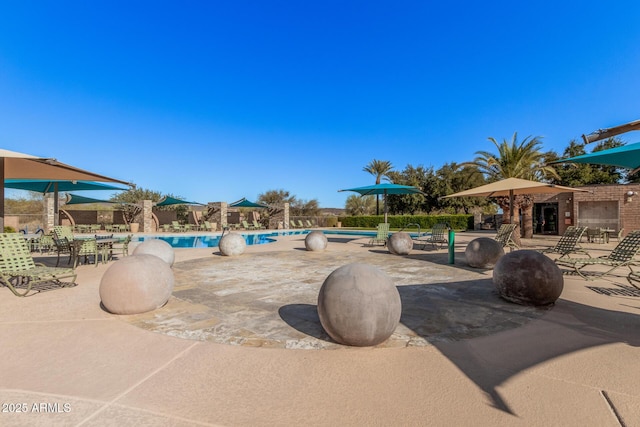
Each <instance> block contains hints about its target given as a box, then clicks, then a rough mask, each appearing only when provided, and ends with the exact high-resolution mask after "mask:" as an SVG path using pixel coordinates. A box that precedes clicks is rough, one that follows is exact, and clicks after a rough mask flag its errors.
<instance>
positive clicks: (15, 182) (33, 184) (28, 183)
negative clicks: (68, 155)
mask: <svg viewBox="0 0 640 427" xmlns="http://www.w3.org/2000/svg"><path fill="white" fill-rule="evenodd" d="M56 187H57V191H86V190H120V191H127V189H126V188H121V187H116V186H113V185H110V184H103V183H101V182H91V181H62V180H46V179H5V180H4V188H13V189H16V190H27V191H35V192H37V193H42V194H45V193H53V192H55V191H56Z"/></svg>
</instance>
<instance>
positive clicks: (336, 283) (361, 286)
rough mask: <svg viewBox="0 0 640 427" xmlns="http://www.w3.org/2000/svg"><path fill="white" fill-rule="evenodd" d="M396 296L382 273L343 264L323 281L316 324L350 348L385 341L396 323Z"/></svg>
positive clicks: (397, 310)
mask: <svg viewBox="0 0 640 427" xmlns="http://www.w3.org/2000/svg"><path fill="white" fill-rule="evenodd" d="M401 312H402V304H401V302H400V293H399V292H398V289H397V288H396V287H395V285H394V284H393V282H392V280H391V278H390V277H389V276H387V274H386V273H384V272H383V271H382V270H379V269H378V268H376V267H373V266H371V265H367V264H359V263H354V264H347V265H344V266H342V267H340V268H338V269H336V270H334V271H333V272H332V273H331V274H329V276H327V278H326V279H325V281H324V283H323V284H322V287H321V288H320V292H319V294H318V315H319V316H320V323H321V324H322V327H323V328H324V330H325V331H327V333H328V334H329V336H330V337H331V338H333V339H334V340H336V341H337V342H339V343H341V344H345V345H352V346H359V347H363V346H373V345H376V344H380V343H381V342H383V341H385V340H387V339H388V338H389V337H390V336H391V334H392V333H393V331H395V329H396V327H397V326H398V323H399V322H400V314H401Z"/></svg>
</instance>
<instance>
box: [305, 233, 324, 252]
mask: <svg viewBox="0 0 640 427" xmlns="http://www.w3.org/2000/svg"><path fill="white" fill-rule="evenodd" d="M304 247H305V248H307V250H308V251H324V250H325V249H326V248H327V236H325V235H324V233H323V232H322V231H318V230H316V231H312V232H311V233H309V234H307V237H305V238H304Z"/></svg>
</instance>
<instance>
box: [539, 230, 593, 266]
mask: <svg viewBox="0 0 640 427" xmlns="http://www.w3.org/2000/svg"><path fill="white" fill-rule="evenodd" d="M586 230H587V227H575V226H571V227H568V228H567V229H566V231H565V232H564V234H563V235H562V236H561V237H560V240H558V243H556V245H555V246H553V247H550V248H546V249H541V250H540V253H543V254H558V255H560V257H559V258H557V260H558V259H562V258H565V257H567V258H568V257H569V254H576V253H583V254H585V255H586V256H587V257H590V255H589V253H588V252H587V251H585V250H584V249H582V247H580V244H579V242H580V239H582V235H583V234H584V233H585V231H586Z"/></svg>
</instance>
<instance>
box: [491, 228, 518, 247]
mask: <svg viewBox="0 0 640 427" xmlns="http://www.w3.org/2000/svg"><path fill="white" fill-rule="evenodd" d="M516 225H517V224H502V225H501V226H500V229H499V230H498V233H497V234H496V237H495V239H496V241H497V242H498V243H500V244H501V245H502V247H505V246H508V247H509V250H510V251H512V250H513V249H520V246H518V244H517V243H516V242H515V241H514V240H513V232H514V231H515V230H516Z"/></svg>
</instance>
